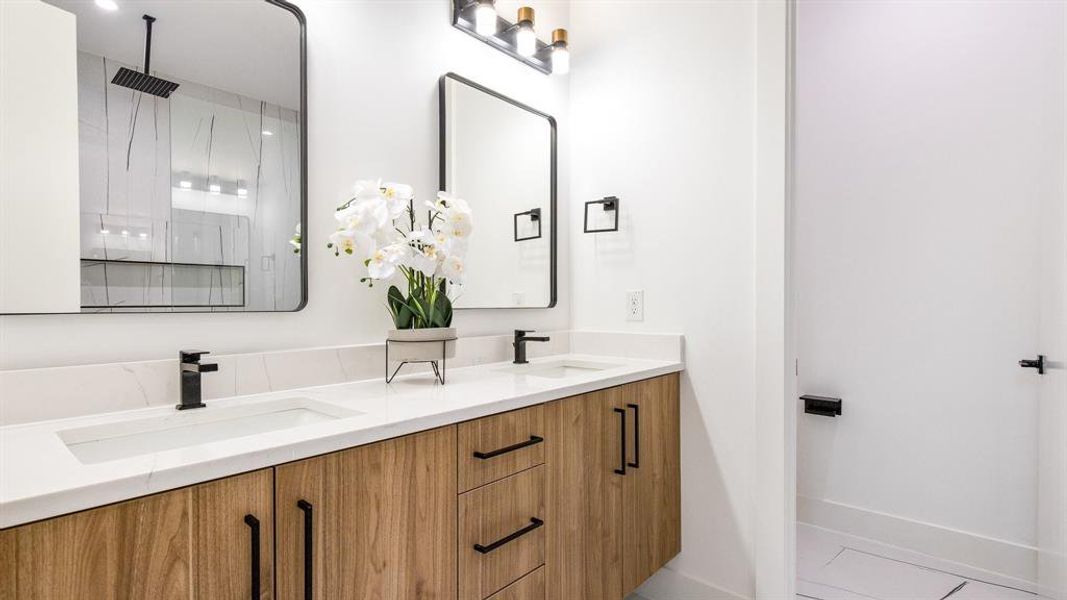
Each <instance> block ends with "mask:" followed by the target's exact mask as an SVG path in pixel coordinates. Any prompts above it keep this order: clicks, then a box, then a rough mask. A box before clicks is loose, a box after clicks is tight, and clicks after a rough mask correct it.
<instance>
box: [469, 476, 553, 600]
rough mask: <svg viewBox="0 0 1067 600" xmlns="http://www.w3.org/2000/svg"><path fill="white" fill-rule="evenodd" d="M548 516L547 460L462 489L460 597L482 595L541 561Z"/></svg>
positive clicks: (475, 598) (473, 598)
mask: <svg viewBox="0 0 1067 600" xmlns="http://www.w3.org/2000/svg"><path fill="white" fill-rule="evenodd" d="M544 518H545V467H544V465H540V466H537V467H534V468H532V469H529V470H526V471H523V472H522V473H518V474H516V475H512V476H511V477H508V478H507V479H501V480H500V481H497V482H494V483H491V484H489V485H486V486H484V487H480V488H478V489H476V490H472V491H470V492H467V493H466V494H462V495H460V497H459V598H460V600H482V599H483V598H486V597H488V596H491V595H492V594H494V593H496V592H498V591H501V590H502V589H503V588H505V587H507V586H508V585H509V584H511V583H512V582H514V581H515V580H517V579H519V578H521V577H522V576H523V575H525V574H527V573H529V572H531V571H533V570H534V569H536V568H537V567H539V566H541V565H543V564H544V563H545V526H546V524H545V522H544V520H543V519H544Z"/></svg>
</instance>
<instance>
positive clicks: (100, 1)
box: [96, 0, 119, 10]
mask: <svg viewBox="0 0 1067 600" xmlns="http://www.w3.org/2000/svg"><path fill="white" fill-rule="evenodd" d="M96 5H97V6H99V7H100V8H102V9H104V10H118V9H119V5H118V4H115V0H96Z"/></svg>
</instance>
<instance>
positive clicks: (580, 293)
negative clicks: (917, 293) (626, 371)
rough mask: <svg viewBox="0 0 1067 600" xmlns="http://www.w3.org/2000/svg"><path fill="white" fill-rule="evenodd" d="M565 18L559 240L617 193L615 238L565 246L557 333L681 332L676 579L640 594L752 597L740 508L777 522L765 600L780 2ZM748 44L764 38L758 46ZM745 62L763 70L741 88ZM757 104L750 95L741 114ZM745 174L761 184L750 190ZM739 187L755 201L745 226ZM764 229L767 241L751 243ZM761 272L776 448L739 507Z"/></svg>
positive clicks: (779, 304)
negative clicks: (567, 261) (565, 167)
mask: <svg viewBox="0 0 1067 600" xmlns="http://www.w3.org/2000/svg"><path fill="white" fill-rule="evenodd" d="M763 11H768V12H766V13H763ZM571 23H572V25H573V29H574V31H575V32H576V33H575V35H574V36H573V37H574V41H573V46H572V47H573V70H572V74H571V117H572V119H571V120H572V123H573V124H572V128H573V129H572V148H571V151H572V156H573V160H572V163H571V166H572V178H571V183H572V186H571V198H572V205H573V206H574V207H575V209H574V210H572V213H571V224H570V230H571V231H580V228H581V219H582V213H581V210H580V207H581V206H582V204H583V203H584V202H585V201H587V200H592V199H596V198H601V197H603V196H607V195H616V196H618V197H619V198H620V200H621V219H620V225H621V229H620V231H619V232H618V233H601V234H590V235H582V234H577V233H576V234H574V237H573V238H572V245H573V251H572V254H571V256H572V261H573V263H572V273H573V277H572V282H571V283H572V294H573V296H572V297H573V314H574V318H573V321H574V326H575V327H576V328H579V329H586V328H588V329H610V330H630V331H677V332H681V333H684V334H685V339H686V362H687V371H686V372H685V374H684V375H683V380H682V408H681V410H682V553H681V555H680V556H679V557H678V558H677V559H675V560H674V561H672V563H671V564H670V569H671V571H672V572H673V573H674V574H676V575H680V576H681V577H680V578H676V580H683V581H687V582H688V583H677V584H675V585H674V586H673V588H671V589H668V588H670V586H667V587H660V586H659V585H658V583H659V581H664V580H666V577H660V578H657V581H654V582H653V584H656V585H655V590H654V591H653V590H649V589H648V588H646V592H648V593H649V594H650V597H654V598H660V597H663V598H683V597H684V598H698V597H699V598H705V597H712V596H717V597H721V596H722V594H723V593H724V592H716V591H714V590H712V589H711V588H710V587H708V586H707V585H705V586H700V585H699V583H694V582H703V583H705V584H709V585H710V586H714V587H716V588H719V589H720V590H725V593H733V594H735V595H739V596H743V597H752V596H754V595H755V594H756V591H757V590H756V584H755V567H754V564H755V556H756V554H757V551H756V549H755V547H756V546H757V545H759V544H760V543H761V541H757V535H756V534H757V529H756V527H755V523H754V522H755V520H756V519H757V518H763V516H764V515H763V514H761V513H759V512H758V511H760V510H770V511H774V512H775V513H776V514H775V515H774V516H773V520H774V522H775V523H777V526H775V525H771V527H769V528H765V529H761V531H760V534H761V535H760V538H759V539H760V540H763V539H771V540H773V541H771V542H768V544H769V545H768V547H767V552H766V553H764V552H762V551H761V552H759V554H761V555H762V556H763V557H764V558H765V559H766V560H768V561H770V562H776V563H777V567H776V568H777V571H775V567H768V568H769V569H770V570H769V571H767V572H766V573H767V578H768V579H767V580H768V582H769V581H770V580H771V579H774V578H776V583H775V584H773V585H772V584H770V583H768V584H767V585H766V587H765V588H763V589H761V590H760V593H761V595H763V596H765V597H777V596H778V595H779V594H780V592H781V591H782V590H783V589H785V587H786V586H787V585H788V584H787V583H786V579H787V574H786V573H783V572H782V569H783V568H785V567H783V565H784V564H785V563H788V558H785V556H784V555H785V554H787V553H786V552H785V549H784V547H785V544H786V542H785V536H786V531H785V521H786V519H787V510H788V509H787V508H786V507H785V506H784V503H785V502H786V500H785V499H784V498H783V492H784V489H785V483H786V482H785V481H784V477H785V471H786V469H785V467H784V464H783V463H784V461H785V452H784V447H783V446H784V444H785V441H784V437H783V436H784V432H785V430H784V425H783V424H782V421H781V420H782V419H784V414H783V409H782V398H781V395H780V391H779V390H780V388H781V385H782V383H781V380H782V370H781V365H782V363H783V356H782V353H783V352H784V350H782V349H781V347H780V343H781V341H780V338H781V335H782V328H781V324H780V322H781V320H782V318H783V312H784V306H783V296H782V294H783V293H784V292H783V289H782V280H781V272H782V271H783V261H784V250H783V249H782V240H783V238H782V231H783V229H784V225H783V224H782V218H783V214H784V212H783V211H784V204H783V193H784V192H783V190H784V182H783V180H782V177H783V174H784V172H785V165H784V118H785V114H784V110H785V89H784V88H785V86H784V82H783V78H784V76H785V71H786V51H785V37H786V28H785V4H784V3H778V2H767V3H754V2H743V1H703V2H681V1H678V2H654V3H613V2H590V1H581V2H576V3H575V4H574V6H573V8H572V14H571ZM761 27H766V28H767V29H766V30H763V31H761V30H760V28H761ZM762 35H768V36H772V37H773V38H774V41H773V42H769V43H766V44H760V43H758V40H757V38H758V37H760V36H762ZM761 52H762V54H761ZM757 59H758V60H757ZM757 63H759V64H763V65H765V68H766V71H763V72H762V75H761V77H760V78H759V82H757ZM760 93H764V94H766V97H765V100H766V102H764V103H761V105H760V109H759V114H760V118H759V119H758V118H757V112H758V111H757V96H758V95H759V94H760ZM763 117H766V118H763ZM760 127H768V128H777V129H776V130H775V131H774V132H773V133H772V134H770V135H760V136H758V137H759V139H760V144H765V145H764V146H759V147H758V145H757V131H759V128H760ZM757 153H758V154H759V159H758V162H757ZM757 166H759V167H760V168H767V169H769V173H770V175H771V177H770V178H769V179H768V180H763V179H759V180H757V177H756V169H757ZM757 181H759V193H760V194H764V196H762V198H763V202H761V209H760V210H761V212H760V215H759V219H758V220H757V214H756V194H757ZM776 229H777V231H778V233H777V236H778V237H777V239H768V238H766V237H763V236H770V237H773V236H774V235H776V234H775V233H774V232H775V230H776ZM757 231H758V232H759V235H760V236H761V237H760V240H759V241H758V240H757ZM760 242H766V243H768V246H766V247H761V248H760V254H759V261H760V266H761V267H762V268H763V271H762V273H763V275H762V276H761V279H760V281H759V282H757V279H756V275H755V273H756V269H757V256H756V253H757V244H758V243H760ZM775 248H777V250H775ZM776 270H777V272H778V274H779V275H778V279H777V284H776V285H777V287H778V289H777V292H775V291H774V290H769V291H770V295H768V296H765V297H764V298H765V300H766V302H765V303H764V304H763V305H761V309H760V323H761V332H766V331H768V330H775V329H776V330H775V331H772V332H771V333H772V335H770V336H768V337H767V338H766V339H764V340H763V341H764V342H766V343H765V344H761V346H760V351H761V354H760V356H761V357H762V360H761V364H769V365H771V367H772V370H771V371H770V372H766V373H762V372H761V373H760V374H759V375H760V377H766V378H767V381H768V383H769V385H768V386H766V387H762V388H761V393H762V397H765V398H768V402H769V403H771V404H773V406H772V407H771V408H769V410H768V413H767V414H770V415H771V416H770V418H772V419H777V420H778V421H777V430H776V435H777V436H778V437H777V438H776V439H775V440H774V441H773V443H774V444H775V445H776V446H777V447H778V448H779V449H780V450H782V452H779V453H777V455H776V456H773V457H772V456H761V457H760V459H759V460H761V461H765V460H766V461H769V462H772V463H776V464H777V467H776V468H777V471H776V472H775V473H776V474H777V485H776V486H774V485H771V486H770V487H774V489H773V490H767V492H768V493H770V494H773V495H774V498H772V499H769V500H768V502H769V504H768V503H767V502H760V503H759V504H756V503H755V500H756V498H755V495H756V493H757V491H756V479H757V477H756V475H755V473H756V469H757V464H761V465H762V463H757V457H756V456H755V444H756V441H755V436H756V433H757V426H756V422H755V416H756V402H755V397H756V392H757V384H756V380H757V376H756V370H755V366H756V357H757V328H756V323H757V307H756V298H757V286H758V285H759V286H760V287H759V290H760V292H761V293H763V292H764V291H767V290H764V287H763V286H764V284H771V285H770V287H774V285H775V284H774V279H775V275H774V273H775V271H776ZM633 289H643V290H644V292H645V320H644V321H643V322H627V321H626V320H625V314H626V311H625V306H626V304H625V295H626V291H627V290H633ZM775 294H777V296H775ZM775 320H777V321H778V322H779V324H778V325H777V326H776V325H775V324H774V323H775ZM775 336H777V337H778V338H779V339H778V341H777V347H776V342H775V341H774V340H773V338H774V337H775ZM767 425H769V426H770V427H772V428H773V427H774V426H775V425H774V423H768V424H767ZM762 435H767V432H766V431H762ZM769 454H774V453H773V451H772V452H771V453H769ZM760 491H761V492H762V491H764V490H763V489H762V488H761V489H760ZM757 506H758V507H759V508H758V509H757V508H755V507H757ZM768 531H769V532H770V533H768ZM763 536H766V538H764V537H763ZM771 546H774V547H771Z"/></svg>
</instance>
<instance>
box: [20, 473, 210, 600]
mask: <svg viewBox="0 0 1067 600" xmlns="http://www.w3.org/2000/svg"><path fill="white" fill-rule="evenodd" d="M190 497H191V490H190V489H184V490H177V491H174V492H167V493H164V494H156V495H154V496H148V497H146V498H138V499H136V500H131V501H129V502H122V503H119V504H114V505H111V506H106V507H103V508H98V509H94V510H89V511H85V512H80V513H75V514H72V515H67V516H63V517H56V518H54V519H49V520H47V521H40V522H38V523H32V524H30V525H23V526H21V527H15V528H12V529H7V530H4V531H0V599H3V600H15V599H17V600H68V599H69V600H81V599H83V598H93V599H94V600H139V599H141V598H159V599H163V600H179V599H181V600H188V598H190V596H191V589H192V581H191V579H190V578H191V568H190V565H191V560H190V557H191V554H190V548H189V536H190V531H191V522H192V520H191V515H190V502H189V500H190Z"/></svg>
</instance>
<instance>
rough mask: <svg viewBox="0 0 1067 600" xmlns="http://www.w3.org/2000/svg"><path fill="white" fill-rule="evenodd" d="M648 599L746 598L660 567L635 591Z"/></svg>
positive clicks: (704, 599)
mask: <svg viewBox="0 0 1067 600" xmlns="http://www.w3.org/2000/svg"><path fill="white" fill-rule="evenodd" d="M635 593H636V594H638V595H639V596H641V597H642V598H647V599H648V600H748V598H746V597H744V596H741V595H739V594H735V593H733V592H730V591H727V590H724V589H722V588H718V587H715V586H714V585H711V584H710V583H708V582H706V581H700V580H699V579H695V578H693V577H690V576H688V575H683V574H681V573H679V572H677V571H674V570H671V569H660V570H659V571H656V572H655V573H654V574H653V575H652V577H649V578H648V581H646V582H645V583H644V584H642V585H641V587H639V588H637V591H636V592H635Z"/></svg>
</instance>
